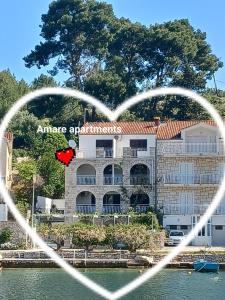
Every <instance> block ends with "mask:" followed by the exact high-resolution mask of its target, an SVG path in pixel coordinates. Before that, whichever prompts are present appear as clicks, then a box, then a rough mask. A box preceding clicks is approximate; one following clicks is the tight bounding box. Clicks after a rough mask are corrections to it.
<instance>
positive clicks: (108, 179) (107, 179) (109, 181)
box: [103, 175, 123, 185]
mask: <svg viewBox="0 0 225 300" xmlns="http://www.w3.org/2000/svg"><path fill="white" fill-rule="evenodd" d="M103 183H104V185H120V184H122V183H123V176H111V175H104V178H103Z"/></svg>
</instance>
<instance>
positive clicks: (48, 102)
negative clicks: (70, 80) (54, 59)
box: [28, 74, 65, 119]
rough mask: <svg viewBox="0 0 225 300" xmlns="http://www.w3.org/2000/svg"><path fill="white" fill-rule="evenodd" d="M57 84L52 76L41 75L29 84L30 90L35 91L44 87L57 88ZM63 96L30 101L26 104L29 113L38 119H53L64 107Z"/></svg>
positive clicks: (51, 96)
mask: <svg viewBox="0 0 225 300" xmlns="http://www.w3.org/2000/svg"><path fill="white" fill-rule="evenodd" d="M58 86H59V84H58V83H57V82H56V81H55V80H54V78H53V77H52V76H47V75H44V74H41V75H40V76H39V77H38V78H35V79H34V80H33V82H32V83H31V89H32V90H37V89H41V88H45V87H58ZM64 102H65V100H64V97H63V96H56V95H50V96H44V97H39V98H38V99H35V100H32V101H31V102H30V103H29V104H28V110H29V112H31V113H33V114H34V115H35V116H36V117H38V118H50V119H51V118H53V117H54V116H55V115H56V114H57V113H59V112H60V111H61V109H62V108H63V105H64Z"/></svg>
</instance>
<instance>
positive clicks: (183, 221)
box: [163, 215, 191, 227]
mask: <svg viewBox="0 0 225 300" xmlns="http://www.w3.org/2000/svg"><path fill="white" fill-rule="evenodd" d="M168 225H191V215H185V216H182V215H165V216H163V227H166V226H168Z"/></svg>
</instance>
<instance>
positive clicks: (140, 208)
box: [133, 204, 149, 213]
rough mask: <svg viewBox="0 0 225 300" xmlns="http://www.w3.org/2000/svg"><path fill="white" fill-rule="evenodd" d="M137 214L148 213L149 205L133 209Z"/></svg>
mask: <svg viewBox="0 0 225 300" xmlns="http://www.w3.org/2000/svg"><path fill="white" fill-rule="evenodd" d="M133 208H134V209H135V211H136V212H137V213H146V212H147V210H148V209H149V205H147V204H139V205H136V206H134V207H133Z"/></svg>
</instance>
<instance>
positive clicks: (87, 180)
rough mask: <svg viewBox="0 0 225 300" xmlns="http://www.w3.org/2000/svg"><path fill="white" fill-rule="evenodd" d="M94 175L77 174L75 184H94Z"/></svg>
mask: <svg viewBox="0 0 225 300" xmlns="http://www.w3.org/2000/svg"><path fill="white" fill-rule="evenodd" d="M95 184H96V176H94V175H77V185H95Z"/></svg>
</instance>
